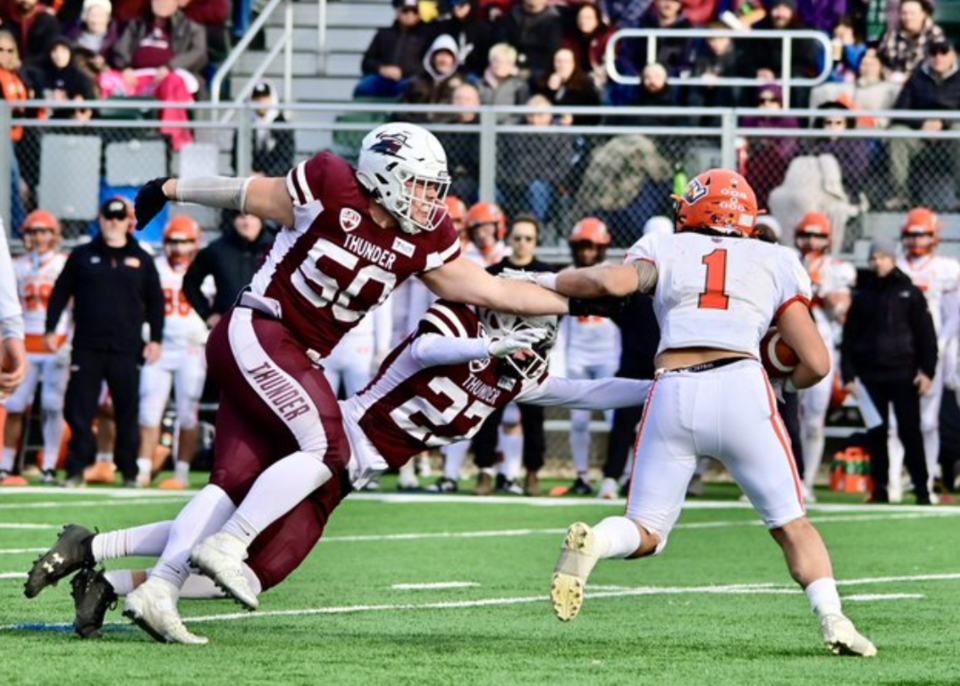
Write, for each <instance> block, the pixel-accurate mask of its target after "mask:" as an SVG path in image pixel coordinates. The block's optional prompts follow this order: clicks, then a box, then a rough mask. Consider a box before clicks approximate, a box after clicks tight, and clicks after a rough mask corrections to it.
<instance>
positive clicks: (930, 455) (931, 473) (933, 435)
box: [923, 428, 940, 485]
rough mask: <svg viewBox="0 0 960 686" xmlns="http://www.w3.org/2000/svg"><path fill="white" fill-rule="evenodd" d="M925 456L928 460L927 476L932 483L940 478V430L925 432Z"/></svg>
mask: <svg viewBox="0 0 960 686" xmlns="http://www.w3.org/2000/svg"><path fill="white" fill-rule="evenodd" d="M923 454H924V457H926V459H927V476H928V477H929V479H930V480H931V481H932V480H933V479H936V478H938V477H939V476H940V429H939V428H936V429H931V430H929V431H924V432H923ZM928 485H929V484H928Z"/></svg>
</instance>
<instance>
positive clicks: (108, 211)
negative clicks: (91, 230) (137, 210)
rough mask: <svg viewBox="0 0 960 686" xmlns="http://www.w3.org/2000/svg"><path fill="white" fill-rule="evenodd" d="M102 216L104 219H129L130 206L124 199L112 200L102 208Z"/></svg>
mask: <svg viewBox="0 0 960 686" xmlns="http://www.w3.org/2000/svg"><path fill="white" fill-rule="evenodd" d="M100 216H101V217H103V218H104V219H128V218H129V217H130V206H129V205H128V204H127V202H126V201H125V200H124V199H123V198H110V199H109V200H107V201H106V202H105V203H103V205H101V206H100Z"/></svg>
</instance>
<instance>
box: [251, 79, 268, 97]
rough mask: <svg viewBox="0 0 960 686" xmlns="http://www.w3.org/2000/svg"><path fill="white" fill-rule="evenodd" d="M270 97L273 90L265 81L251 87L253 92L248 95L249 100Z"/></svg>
mask: <svg viewBox="0 0 960 686" xmlns="http://www.w3.org/2000/svg"><path fill="white" fill-rule="evenodd" d="M271 95H273V88H271V87H270V84H269V83H267V82H266V81H261V82H260V83H258V84H257V85H256V86H254V87H253V92H251V93H250V97H251V98H268V97H270V96H271Z"/></svg>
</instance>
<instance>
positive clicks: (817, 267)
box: [795, 212, 857, 502]
mask: <svg viewBox="0 0 960 686" xmlns="http://www.w3.org/2000/svg"><path fill="white" fill-rule="evenodd" d="M832 233H833V227H832V226H831V225H830V218H829V217H827V215H825V214H823V213H821V212H809V213H807V214H806V215H805V216H804V217H803V219H801V220H800V223H799V224H798V225H797V229H796V238H795V241H796V246H797V250H799V251H800V255H801V258H802V260H803V266H804V268H805V269H806V270H807V273H808V274H809V275H810V282H811V284H812V286H813V301H812V302H811V303H810V306H811V312H812V313H813V320H814V322H816V324H817V331H819V332H820V337H821V338H823V344H824V345H825V346H826V347H827V351H828V352H829V353H830V360H831V364H830V366H831V369H832V370H837V369H839V368H840V366H839V354H840V353H839V350H838V348H839V344H840V334H841V332H842V331H843V322H844V320H845V319H846V314H847V310H848V309H850V298H851V296H850V288H851V287H852V286H853V284H854V283H855V282H856V280H857V270H856V269H854V267H853V265H852V264H850V263H849V262H847V261H845V260H841V259H839V258H836V257H833V256H832V255H831V254H830V248H831V234H832ZM834 376H835V375H834V373H833V372H831V373H830V374H827V375H826V376H825V377H824V378H823V380H822V381H820V382H819V383H817V384H814V385H813V386H811V387H810V388H807V389H804V390H803V391H802V392H801V393H800V442H801V444H802V447H803V466H804V474H803V489H804V490H803V494H804V498H806V500H807V501H809V502H816V496H815V495H814V491H813V486H814V484H815V483H816V479H817V472H818V471H819V470H820V462H821V460H822V459H823V449H824V445H825V444H826V434H825V433H824V429H825V426H826V422H827V410H828V409H830V398H831V396H832V394H833V387H834Z"/></svg>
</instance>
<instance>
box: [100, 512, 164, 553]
mask: <svg viewBox="0 0 960 686" xmlns="http://www.w3.org/2000/svg"><path fill="white" fill-rule="evenodd" d="M172 527H173V522H172V521H167V522H156V523H154V524H146V525H144V526H135V527H132V528H130V529H119V530H118V531H108V532H106V533H103V534H97V535H96V536H94V537H93V541H92V542H91V544H90V546H91V548H92V549H93V559H94V560H96V561H97V562H103V561H104V560H116V559H117V558H120V557H128V556H138V555H139V556H143V557H158V556H159V555H160V554H161V553H162V552H163V549H164V547H165V546H166V545H167V538H169V536H170V529H171V528H172Z"/></svg>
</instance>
